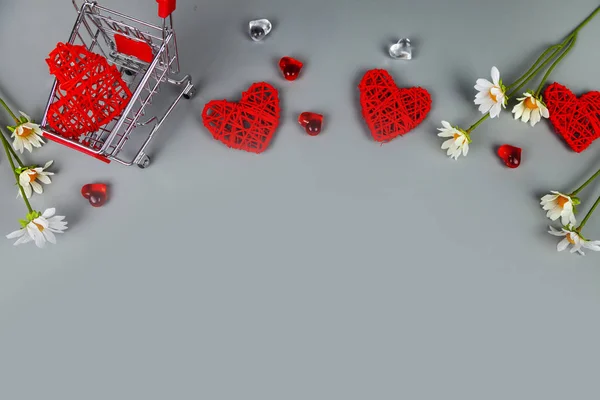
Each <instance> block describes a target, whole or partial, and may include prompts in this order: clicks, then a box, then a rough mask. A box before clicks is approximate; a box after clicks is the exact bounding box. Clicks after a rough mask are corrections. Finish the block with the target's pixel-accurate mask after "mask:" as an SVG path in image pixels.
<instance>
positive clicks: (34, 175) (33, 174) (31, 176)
mask: <svg viewBox="0 0 600 400" xmlns="http://www.w3.org/2000/svg"><path fill="white" fill-rule="evenodd" d="M27 175H28V176H29V182H30V183H31V182H33V181H35V180H36V179H37V177H38V173H37V172H35V171H31V172H28V173H27Z"/></svg>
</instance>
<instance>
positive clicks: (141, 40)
mask: <svg viewBox="0 0 600 400" xmlns="http://www.w3.org/2000/svg"><path fill="white" fill-rule="evenodd" d="M156 1H157V2H158V3H159V10H158V14H159V17H160V18H162V25H160V26H159V25H154V24H150V23H147V22H144V21H141V20H139V19H136V18H132V17H129V16H127V15H124V14H122V13H119V12H117V11H113V10H110V9H108V8H105V7H102V6H100V5H98V4H97V2H95V1H88V0H85V1H84V2H83V4H81V6H78V4H77V2H76V0H72V2H73V5H74V7H75V9H76V10H77V13H78V16H77V20H76V21H75V25H74V27H73V30H72V32H71V36H70V37H69V41H68V43H69V44H70V45H83V46H85V48H87V50H88V51H90V52H93V53H95V54H98V55H101V56H103V57H104V58H105V59H106V60H107V62H108V64H110V65H115V67H116V68H117V69H118V71H119V73H120V74H121V75H122V78H123V82H125V83H126V84H127V87H128V88H129V91H130V92H131V96H130V98H129V100H128V102H127V105H126V106H125V107H124V109H123V110H122V112H121V113H119V114H118V115H117V116H116V117H114V118H112V119H111V120H110V121H109V122H108V123H106V124H104V125H102V126H100V127H99V129H97V130H95V131H94V132H85V133H83V134H81V135H80V136H77V137H69V136H68V135H67V136H66V135H63V134H60V133H59V132H57V131H55V130H54V129H53V128H52V127H50V126H49V124H48V118H49V115H48V113H49V109H50V108H51V105H52V104H53V103H54V102H57V101H58V100H59V98H60V91H59V86H60V85H59V84H58V82H57V80H56V79H55V81H54V84H53V86H52V91H51V93H50V97H49V99H48V103H47V105H46V108H45V111H44V116H43V118H42V122H41V128H42V131H43V135H44V137H46V138H48V139H51V140H53V141H55V142H58V143H60V144H62V145H65V146H68V147H70V148H73V149H76V150H79V151H81V152H83V153H85V154H87V155H90V156H92V157H95V158H97V159H100V160H102V161H105V162H107V163H109V162H110V161H116V162H119V163H121V164H123V165H133V164H136V165H138V166H139V167H141V168H145V167H147V166H148V165H149V164H150V158H149V157H148V155H147V154H146V152H145V150H146V147H147V146H148V144H149V143H150V141H151V140H152V138H153V137H154V136H155V134H156V132H157V131H158V130H159V129H160V127H161V125H162V124H163V122H164V121H165V119H166V118H167V117H168V116H169V114H170V113H171V111H172V110H173V109H174V108H175V106H176V105H177V103H178V102H179V100H181V98H182V97H184V98H186V99H189V98H191V97H192V96H193V95H194V94H195V91H196V90H195V88H194V86H193V85H192V79H191V77H190V76H189V75H186V76H184V77H183V78H182V79H180V80H176V79H174V78H173V76H174V75H176V74H179V72H180V70H179V56H178V53H177V43H176V39H175V31H174V29H173V17H172V12H173V11H174V10H175V0H156ZM167 83H169V84H171V85H175V86H176V87H178V88H179V89H180V91H179V95H178V96H177V97H176V98H175V100H174V101H173V102H172V103H171V104H170V106H169V107H168V108H167V109H166V111H164V113H162V112H161V113H162V116H160V115H157V114H159V113H152V114H151V110H150V109H152V108H156V107H151V104H152V100H153V97H154V96H155V95H156V94H157V93H158V92H159V91H160V89H161V86H162V85H163V84H167ZM146 114H148V115H146ZM152 124H153V125H152ZM142 127H145V128H146V129H142ZM134 130H140V131H141V130H144V131H146V132H147V136H145V139H144V140H142V141H141V142H140V144H139V146H140V147H139V150H138V151H137V152H135V154H134V155H130V157H127V158H125V157H124V156H123V154H122V153H124V152H122V150H123V147H124V145H125V143H126V142H127V141H128V140H129V138H130V136H131V134H132V132H133V131H134ZM136 149H137V147H136Z"/></svg>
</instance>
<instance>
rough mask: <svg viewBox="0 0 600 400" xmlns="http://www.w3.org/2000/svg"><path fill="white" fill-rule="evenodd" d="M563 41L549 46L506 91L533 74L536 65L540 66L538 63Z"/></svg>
mask: <svg viewBox="0 0 600 400" xmlns="http://www.w3.org/2000/svg"><path fill="white" fill-rule="evenodd" d="M561 44H562V43H559V44H555V45H553V46H550V47H548V48H547V49H546V50H545V51H544V52H543V53H542V55H541V56H539V58H538V59H537V60H536V61H535V63H534V64H533V65H532V66H531V68H529V70H528V71H527V72H525V73H524V74H523V75H522V76H521V77H520V78H519V79H517V80H516V81H514V82H513V83H512V84H511V85H509V86H507V87H506V91H509V90H510V89H512V88H513V87H514V86H515V85H518V84H519V83H521V82H522V81H523V79H525V78H527V77H528V76H529V75H531V74H532V73H533V71H534V70H535V69H536V67H537V66H538V64H539V63H540V62H542V60H543V59H544V58H545V57H546V56H547V55H548V53H550V52H551V51H552V50H555V49H556V48H558V47H560V46H561Z"/></svg>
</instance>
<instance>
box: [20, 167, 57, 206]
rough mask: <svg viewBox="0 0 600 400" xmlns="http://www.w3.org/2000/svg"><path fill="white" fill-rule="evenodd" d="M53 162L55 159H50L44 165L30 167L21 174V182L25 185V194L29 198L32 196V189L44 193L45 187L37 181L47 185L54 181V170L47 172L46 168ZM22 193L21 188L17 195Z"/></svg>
mask: <svg viewBox="0 0 600 400" xmlns="http://www.w3.org/2000/svg"><path fill="white" fill-rule="evenodd" d="M52 163H53V161H48V162H47V163H46V165H44V167H36V168H28V169H25V170H23V171H22V172H21V173H20V174H19V184H20V185H21V186H22V187H23V190H24V191H25V196H27V198H28V199H29V198H31V195H32V189H33V191H35V192H36V193H37V194H42V193H43V192H44V188H43V187H42V185H41V184H40V183H38V182H37V181H40V182H41V183H44V184H46V185H49V184H51V183H52V181H51V180H50V176H51V175H54V172H46V169H47V168H48V167H49V166H50V165H52ZM20 195H21V191H20V190H19V191H18V195H17V197H19V196H20Z"/></svg>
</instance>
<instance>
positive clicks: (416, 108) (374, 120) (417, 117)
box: [358, 69, 431, 143]
mask: <svg viewBox="0 0 600 400" xmlns="http://www.w3.org/2000/svg"><path fill="white" fill-rule="evenodd" d="M358 87H359V89H360V105H361V107H362V115H363V118H364V119H365V122H366V123H367V126H368V127H369V130H370V131H371V135H372V136H373V139H375V141H377V142H382V143H385V142H389V141H390V140H392V139H394V138H396V137H397V136H400V135H404V134H405V133H407V132H409V131H411V130H413V129H414V128H416V127H417V126H418V125H419V124H420V123H421V122H423V120H424V119H425V118H426V117H427V114H428V113H429V110H430V109H431V96H430V95H429V92H427V90H425V89H423V88H420V87H411V88H398V87H397V86H396V83H395V82H394V79H393V78H392V76H391V75H390V74H389V73H388V72H387V71H386V70H383V69H372V70H370V71H367V73H366V74H365V76H363V78H362V80H361V82H360V84H359V85H358Z"/></svg>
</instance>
